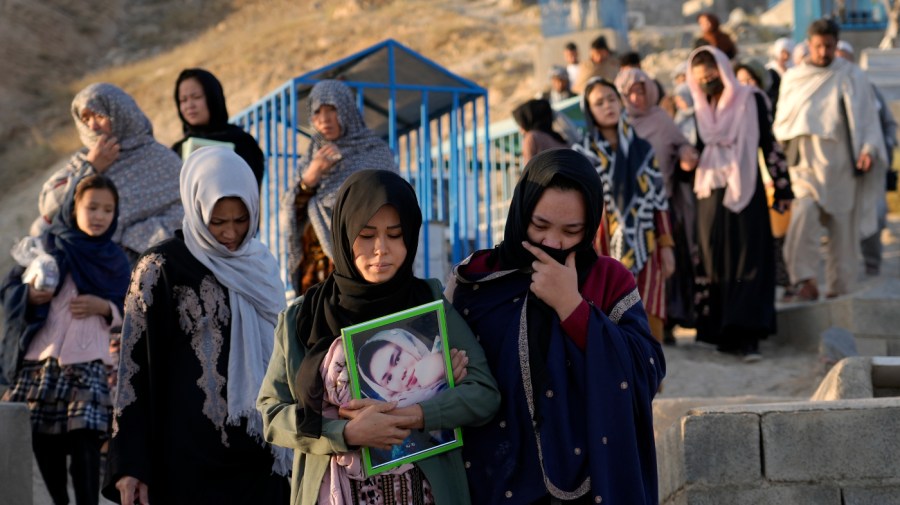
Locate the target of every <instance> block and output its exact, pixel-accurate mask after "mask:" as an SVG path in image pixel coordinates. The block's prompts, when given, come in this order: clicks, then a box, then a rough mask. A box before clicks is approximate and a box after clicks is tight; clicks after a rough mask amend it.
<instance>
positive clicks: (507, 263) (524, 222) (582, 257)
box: [492, 149, 603, 285]
mask: <svg viewBox="0 0 900 505" xmlns="http://www.w3.org/2000/svg"><path fill="white" fill-rule="evenodd" d="M557 178H562V179H565V180H566V181H565V182H568V183H569V185H573V186H575V187H577V188H578V190H579V191H581V194H582V195H583V196H584V204H585V208H586V215H585V217H584V237H583V238H582V239H581V242H579V243H578V244H576V245H575V246H574V247H573V248H572V249H571V250H567V251H561V252H559V251H556V252H554V251H552V250H548V249H547V248H545V247H541V248H542V249H544V251H546V252H548V253H550V254H551V256H553V257H554V258H556V259H557V261H560V262H561V263H562V262H564V261H565V258H566V256H568V253H570V252H571V251H572V250H574V251H576V254H575V263H576V266H577V269H578V272H579V285H580V284H581V282H582V281H583V279H582V277H583V276H585V275H587V273H588V272H589V271H590V268H591V266H593V264H594V262H595V261H596V260H597V254H596V253H595V252H594V249H593V242H594V236H595V235H596V234H597V228H598V227H599V226H600V215H601V213H602V212H603V190H602V189H601V187H600V179H599V178H598V177H597V171H596V170H594V167H593V166H592V165H591V162H590V161H588V159H587V158H585V157H584V156H583V155H581V154H579V153H577V152H575V151H573V150H571V149H550V150H547V151H544V152H542V153H540V154H538V155H537V156H535V157H534V158H531V160H530V161H529V162H528V164H527V165H525V170H524V171H523V172H522V176H521V178H520V179H519V182H518V184H516V188H515V190H514V191H513V197H512V202H510V206H509V216H508V217H507V218H506V228H505V229H504V231H503V242H501V243H500V245H498V246H497V248H496V249H495V250H494V254H493V256H494V258H492V259H493V260H499V261H500V265H501V268H502V269H503V270H507V269H528V268H530V267H531V263H532V262H533V261H534V260H535V258H534V255H532V254H531V253H530V252H528V251H526V250H525V248H524V247H522V242H523V241H526V240H528V224H529V223H530V222H531V215H532V214H533V213H534V208H535V207H536V206H537V203H538V200H540V199H541V195H543V194H544V190H545V189H547V187H548V186H550V183H551V181H553V180H554V179H557ZM535 245H536V246H539V244H535Z"/></svg>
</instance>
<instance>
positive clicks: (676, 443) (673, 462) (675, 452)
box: [656, 423, 684, 503]
mask: <svg viewBox="0 0 900 505" xmlns="http://www.w3.org/2000/svg"><path fill="white" fill-rule="evenodd" d="M682 434H683V432H682V427H681V423H677V424H676V425H674V426H670V427H669V429H668V430H666V431H665V433H663V434H662V435H661V436H658V437H656V473H657V475H658V482H659V484H658V485H659V501H660V503H663V502H665V503H676V502H671V501H670V500H671V499H672V498H673V495H675V494H676V493H677V491H678V490H679V489H681V488H682V487H683V486H684V439H683V438H682Z"/></svg>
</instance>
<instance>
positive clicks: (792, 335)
mask: <svg viewBox="0 0 900 505" xmlns="http://www.w3.org/2000/svg"><path fill="white" fill-rule="evenodd" d="M841 303H844V300H835V301H832V302H828V303H802V304H793V305H786V306H783V307H780V308H779V310H778V313H777V325H778V332H777V333H776V334H775V335H774V336H773V338H772V340H773V341H774V343H776V344H778V345H789V346H792V347H795V348H797V349H800V350H805V351H812V352H815V351H817V350H818V348H819V335H820V334H821V333H822V332H823V331H825V330H826V329H828V328H829V327H830V326H843V327H845V328H846V327H847V326H846V325H843V324H840V322H832V318H831V312H830V311H829V310H828V307H830V306H833V305H840V304H841Z"/></svg>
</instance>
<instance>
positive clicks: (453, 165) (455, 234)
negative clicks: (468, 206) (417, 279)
mask: <svg viewBox="0 0 900 505" xmlns="http://www.w3.org/2000/svg"><path fill="white" fill-rule="evenodd" d="M458 115H459V95H457V94H456V93H454V94H453V105H452V107H451V109H450V170H449V171H450V195H449V196H450V198H449V203H450V208H449V209H448V210H449V214H450V216H449V217H450V236H451V237H452V240H453V249H452V250H453V263H458V262H459V261H460V260H461V259H462V249H461V247H462V244H460V243H459V241H460V237H459V212H458V209H459V195H458V191H459V189H458V185H459V173H458V172H459V148H458V144H459V137H458V132H457V130H458V124H457V122H458V121H457V116H458Z"/></svg>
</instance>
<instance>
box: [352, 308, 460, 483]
mask: <svg viewBox="0 0 900 505" xmlns="http://www.w3.org/2000/svg"><path fill="white" fill-rule="evenodd" d="M341 336H342V338H343V341H344V352H345V354H346V357H347V370H348V372H349V375H350V394H351V395H352V397H353V398H356V399H360V398H372V399H375V400H382V401H396V402H398V407H404V406H407V405H412V404H415V403H419V402H421V401H424V400H426V399H428V398H431V397H433V396H434V395H436V394H438V393H439V392H441V391H443V390H444V389H447V388H452V387H454V386H455V385H454V383H453V368H452V366H451V364H450V343H449V342H448V338H447V319H446V314H445V312H444V303H443V301H442V300H435V301H434V302H430V303H426V304H424V305H420V306H418V307H413V308H410V309H407V310H404V311H401V312H397V313H394V314H390V315H387V316H384V317H380V318H377V319H373V320H371V321H366V322H365V323H360V324H356V325H353V326H349V327H347V328H343V329H342V330H341ZM462 444H463V441H462V429H460V428H459V427H456V428H454V429H449V430H436V431H431V432H426V431H424V430H413V431H412V433H411V434H410V436H409V437H407V439H406V440H404V442H403V443H402V444H399V445H397V446H394V447H392V448H391V450H390V451H384V450H379V449H372V448H369V447H363V448H362V459H363V467H364V471H365V474H366V476H367V477H369V476H372V475H377V474H379V473H383V472H386V471H388V470H391V469H393V468H397V467H398V466H401V465H403V464H406V463H414V462H416V461H420V460H422V459H425V458H428V457H430V456H433V455H435V454H440V453H443V452H446V451H450V450H453V449H456V448H457V447H461V446H462Z"/></svg>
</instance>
